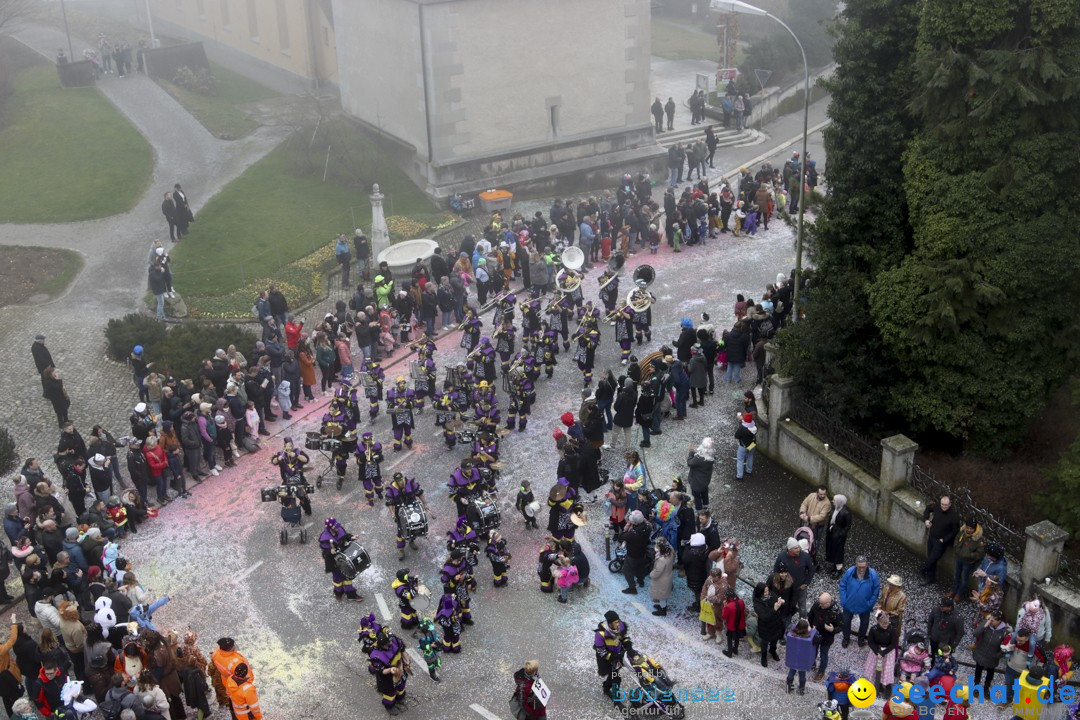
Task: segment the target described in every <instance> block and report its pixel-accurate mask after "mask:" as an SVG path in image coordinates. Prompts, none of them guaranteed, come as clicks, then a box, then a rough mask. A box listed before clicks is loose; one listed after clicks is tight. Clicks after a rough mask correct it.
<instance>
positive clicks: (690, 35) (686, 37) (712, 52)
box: [652, 18, 720, 60]
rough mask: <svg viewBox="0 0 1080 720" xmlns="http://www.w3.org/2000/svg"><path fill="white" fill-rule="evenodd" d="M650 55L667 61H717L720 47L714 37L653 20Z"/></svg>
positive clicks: (683, 26)
mask: <svg viewBox="0 0 1080 720" xmlns="http://www.w3.org/2000/svg"><path fill="white" fill-rule="evenodd" d="M652 54H653V55H655V56H657V57H662V58H667V59H668V60H719V59H720V46H719V45H717V44H716V36H715V35H710V34H709V33H706V32H704V31H701V30H695V29H693V28H689V27H687V26H685V25H679V24H677V23H671V22H667V21H665V20H657V19H655V18H654V19H653V22H652Z"/></svg>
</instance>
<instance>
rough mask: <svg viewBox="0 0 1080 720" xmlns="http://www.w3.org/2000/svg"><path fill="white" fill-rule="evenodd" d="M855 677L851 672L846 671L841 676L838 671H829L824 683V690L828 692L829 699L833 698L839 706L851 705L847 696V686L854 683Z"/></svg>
mask: <svg viewBox="0 0 1080 720" xmlns="http://www.w3.org/2000/svg"><path fill="white" fill-rule="evenodd" d="M857 679H858V678H856V677H855V676H854V675H852V674H851V673H847V674H846V675H844V677H843V678H841V677H840V673H838V672H831V673H829V677H828V680H827V682H826V684H825V692H826V693H828V695H829V699H830V700H835V701H836V703H837V704H838V705H840V706H841V707H843V706H845V705H851V699H850V698H849V697H848V688H850V687H851V686H852V685H854V684H855V681H856V680H857ZM838 686H839V687H838Z"/></svg>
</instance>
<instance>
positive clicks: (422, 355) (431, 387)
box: [415, 338, 439, 413]
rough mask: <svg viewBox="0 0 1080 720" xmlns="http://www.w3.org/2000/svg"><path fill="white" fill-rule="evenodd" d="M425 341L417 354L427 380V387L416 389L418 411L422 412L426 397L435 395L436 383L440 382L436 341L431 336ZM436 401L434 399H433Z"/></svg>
mask: <svg viewBox="0 0 1080 720" xmlns="http://www.w3.org/2000/svg"><path fill="white" fill-rule="evenodd" d="M425 340H426V341H425V343H424V344H423V345H422V346H421V347H420V350H419V352H418V354H417V363H418V364H419V365H420V367H421V369H423V371H424V376H425V379H426V380H427V388H426V389H418V390H416V391H415V395H416V411H417V412H418V413H422V412H423V411H424V399H425V398H426V397H427V396H428V395H431V396H432V398H434V396H435V384H436V383H437V382H438V377H439V371H438V368H437V367H436V366H435V357H434V356H435V343H433V342H432V341H431V339H430V338H425ZM432 402H434V399H433V400H432Z"/></svg>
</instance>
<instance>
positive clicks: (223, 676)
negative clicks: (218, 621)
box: [210, 637, 255, 698]
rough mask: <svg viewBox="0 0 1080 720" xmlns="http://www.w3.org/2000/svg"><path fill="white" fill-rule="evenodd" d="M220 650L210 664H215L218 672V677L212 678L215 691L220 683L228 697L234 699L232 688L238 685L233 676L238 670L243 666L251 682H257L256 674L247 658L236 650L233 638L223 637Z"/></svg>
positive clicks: (219, 643)
mask: <svg viewBox="0 0 1080 720" xmlns="http://www.w3.org/2000/svg"><path fill="white" fill-rule="evenodd" d="M217 644H218V649H217V650H215V651H214V652H213V654H212V655H210V662H212V663H214V667H215V668H216V669H217V671H218V675H217V677H213V678H211V680H212V681H213V682H214V690H215V691H217V689H218V683H220V684H221V687H222V688H223V689H224V691H225V693H226V695H227V696H228V697H230V698H231V697H232V686H233V685H235V684H236V683H235V682H234V681H233V675H234V674H235V673H236V668H238V667H240V666H241V665H243V666H244V667H245V668H247V670H246V671H245V672H246V674H247V678H248V680H249V681H251V682H254V681H255V673H254V672H252V670H251V665H250V664H249V663H248V661H247V658H246V657H244V656H243V654H242V653H241V652H240V651H239V650H237V649H236V641H235V640H233V639H232V638H231V637H223V638H221V639H219V640H218V641H217ZM218 697H221V693H220V692H219V693H218Z"/></svg>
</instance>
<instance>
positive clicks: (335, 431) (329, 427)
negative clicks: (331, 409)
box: [323, 422, 345, 438]
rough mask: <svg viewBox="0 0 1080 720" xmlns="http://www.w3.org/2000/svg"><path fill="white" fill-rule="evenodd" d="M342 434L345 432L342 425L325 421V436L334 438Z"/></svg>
mask: <svg viewBox="0 0 1080 720" xmlns="http://www.w3.org/2000/svg"><path fill="white" fill-rule="evenodd" d="M344 434H345V427H344V426H343V425H341V424H340V423H336V422H332V423H327V424H326V427H324V428H323V435H326V436H327V437H332V438H336V437H341V436H342V435H344Z"/></svg>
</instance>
